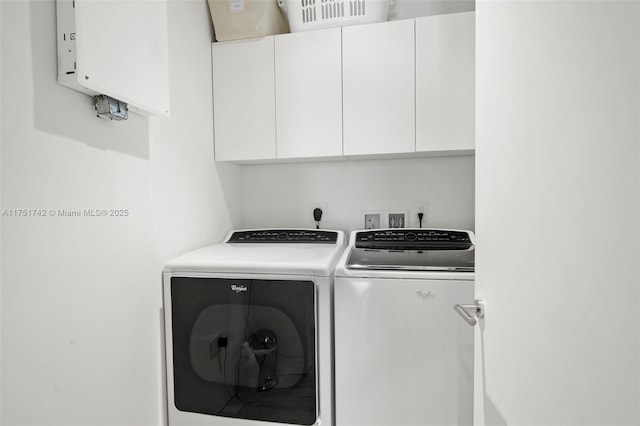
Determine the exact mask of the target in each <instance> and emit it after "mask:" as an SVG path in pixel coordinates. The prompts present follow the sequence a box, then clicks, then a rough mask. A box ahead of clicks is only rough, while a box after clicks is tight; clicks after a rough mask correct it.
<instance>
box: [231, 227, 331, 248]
mask: <svg viewBox="0 0 640 426" xmlns="http://www.w3.org/2000/svg"><path fill="white" fill-rule="evenodd" d="M337 241H338V233H337V232H335V231H320V230H313V229H256V230H248V231H236V232H234V233H233V234H232V235H231V237H230V238H229V240H228V241H227V243H272V244H273V243H304V244H336V242H337Z"/></svg>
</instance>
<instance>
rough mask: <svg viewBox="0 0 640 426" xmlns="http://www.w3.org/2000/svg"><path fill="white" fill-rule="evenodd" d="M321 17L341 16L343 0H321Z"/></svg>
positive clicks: (342, 13)
mask: <svg viewBox="0 0 640 426" xmlns="http://www.w3.org/2000/svg"><path fill="white" fill-rule="evenodd" d="M321 1H322V6H321V7H322V19H333V18H342V17H343V16H344V0H321Z"/></svg>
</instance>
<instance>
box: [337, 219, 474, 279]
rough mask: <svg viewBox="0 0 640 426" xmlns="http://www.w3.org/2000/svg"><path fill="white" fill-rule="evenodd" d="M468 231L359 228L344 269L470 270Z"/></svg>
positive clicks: (472, 270)
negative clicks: (361, 229)
mask: <svg viewBox="0 0 640 426" xmlns="http://www.w3.org/2000/svg"><path fill="white" fill-rule="evenodd" d="M472 238H473V237H472V234H471V232H469V231H457V230H445V229H387V230H375V231H359V232H357V233H356V235H355V238H354V240H353V241H352V243H353V247H352V249H351V252H350V253H349V257H348V259H347V261H346V267H347V269H365V270H401V271H452V272H474V270H475V264H474V257H475V256H474V254H475V249H474V245H473V239H472Z"/></svg>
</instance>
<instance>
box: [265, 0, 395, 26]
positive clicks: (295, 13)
mask: <svg viewBox="0 0 640 426" xmlns="http://www.w3.org/2000/svg"><path fill="white" fill-rule="evenodd" d="M278 6H280V8H281V9H282V11H283V12H284V14H285V15H286V16H287V19H288V20H289V29H290V30H291V32H292V33H293V32H298V31H306V30H316V29H320V28H331V27H343V26H347V25H357V24H370V23H373V22H383V21H386V20H387V14H388V13H389V0H278Z"/></svg>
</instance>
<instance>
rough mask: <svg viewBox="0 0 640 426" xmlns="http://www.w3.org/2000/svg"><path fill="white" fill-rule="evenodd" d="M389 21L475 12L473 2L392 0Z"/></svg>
mask: <svg viewBox="0 0 640 426" xmlns="http://www.w3.org/2000/svg"><path fill="white" fill-rule="evenodd" d="M391 4H392V5H393V6H392V7H391V9H390V15H389V20H395V19H406V18H415V17H418V16H430V15H441V14H443V13H456V12H468V11H470V10H475V7H476V1H475V0H392V3H391Z"/></svg>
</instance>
